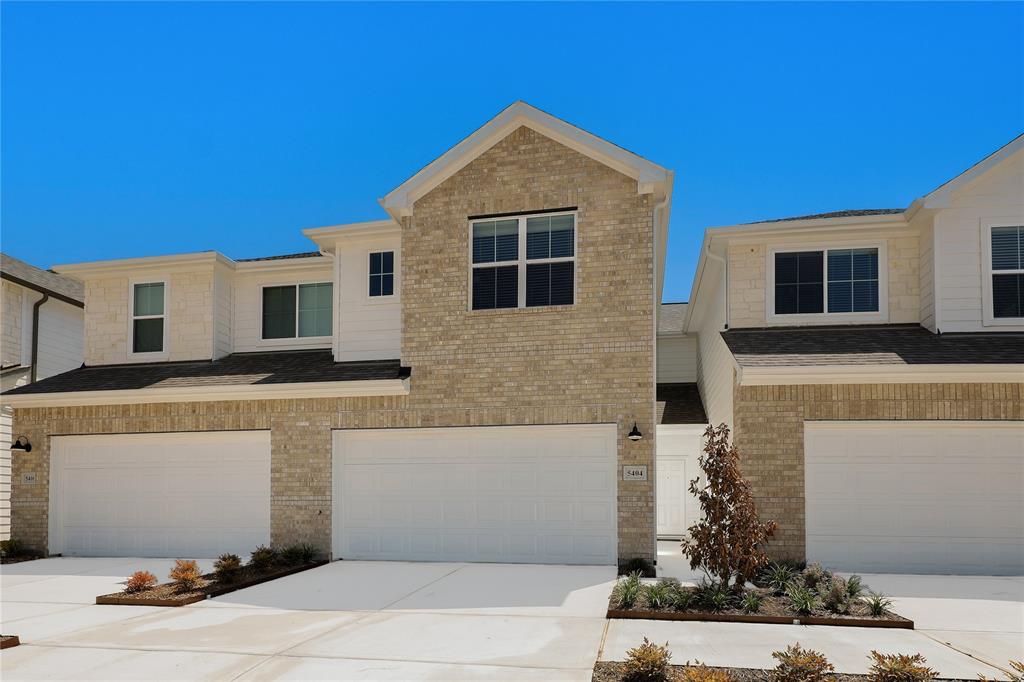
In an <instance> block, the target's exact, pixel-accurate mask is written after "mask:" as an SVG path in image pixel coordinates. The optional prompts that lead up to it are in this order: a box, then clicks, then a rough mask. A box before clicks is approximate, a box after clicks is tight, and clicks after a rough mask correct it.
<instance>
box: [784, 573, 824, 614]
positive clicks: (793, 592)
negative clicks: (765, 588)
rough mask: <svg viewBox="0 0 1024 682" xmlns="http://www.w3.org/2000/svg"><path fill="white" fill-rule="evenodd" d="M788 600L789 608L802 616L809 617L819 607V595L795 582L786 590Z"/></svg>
mask: <svg viewBox="0 0 1024 682" xmlns="http://www.w3.org/2000/svg"><path fill="white" fill-rule="evenodd" d="M786 598H787V599H788V600H789V608H791V609H793V610H794V611H796V612H797V613H799V614H800V615H802V616H809V615H810V614H811V612H812V611H814V609H815V608H817V606H818V595H816V594H815V593H814V591H813V590H811V589H810V588H809V587H807V586H806V585H801V584H799V583H797V582H795V581H794V582H792V583H790V584H789V587H787V588H786Z"/></svg>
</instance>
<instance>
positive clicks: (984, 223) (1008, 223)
mask: <svg viewBox="0 0 1024 682" xmlns="http://www.w3.org/2000/svg"><path fill="white" fill-rule="evenodd" d="M1022 225H1024V215H1019V216H1015V217H1009V218H982V220H981V230H980V234H981V307H982V311H981V314H982V318H981V319H982V324H983V325H984V326H986V327H1006V326H1011V327H1024V317H995V316H994V315H993V314H992V275H994V274H1002V275H1014V274H1018V273H1022V272H1024V270H993V269H992V228H993V227H1018V226H1022Z"/></svg>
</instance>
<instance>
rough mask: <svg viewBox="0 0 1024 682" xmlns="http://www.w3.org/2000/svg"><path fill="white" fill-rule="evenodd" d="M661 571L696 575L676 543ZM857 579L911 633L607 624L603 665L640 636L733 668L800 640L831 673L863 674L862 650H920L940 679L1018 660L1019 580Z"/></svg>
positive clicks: (1023, 618)
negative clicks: (909, 624)
mask: <svg viewBox="0 0 1024 682" xmlns="http://www.w3.org/2000/svg"><path fill="white" fill-rule="evenodd" d="M658 569H659V574H661V575H665V576H672V577H676V578H679V579H680V580H682V581H684V582H692V581H695V580H699V579H700V574H695V573H694V572H692V571H691V570H690V567H689V565H688V563H687V562H686V561H685V559H683V557H682V556H681V554H680V553H679V549H678V543H675V542H659V543H658ZM862 577H863V578H864V582H865V583H866V584H867V585H869V586H870V587H871V589H874V590H878V591H881V592H883V593H885V594H887V595H889V596H890V597H892V599H893V609H894V610H895V611H896V612H897V613H900V614H903V615H904V616H907V617H908V618H911V619H913V620H914V624H915V627H916V629H915V630H882V629H877V628H845V627H815V626H800V625H760V624H756V625H755V624H745V623H699V622H693V623H690V622H685V623H684V622H674V623H673V622H665V621H622V620H618V621H612V622H611V624H610V625H609V628H608V635H607V638H606V640H605V643H604V647H603V649H602V654H601V660H606V661H619V660H623V658H624V657H625V652H626V649H628V648H632V647H634V646H636V645H637V643H639V642H641V641H642V640H643V638H644V637H645V636H646V637H648V638H649V639H651V640H653V641H656V642H666V641H667V642H668V643H669V646H670V648H671V650H672V655H673V659H674V660H676V661H678V662H681V663H682V662H685V661H687V660H691V661H692V660H698V659H699V660H701V661H703V662H704V663H707V664H708V665H722V666H735V667H741V668H761V667H769V668H770V667H774V663H775V661H774V660H773V659H772V657H771V653H772V651H776V650H779V649H782V648H784V647H785V646H787V645H788V644H792V643H794V642H800V644H802V645H803V646H805V647H811V648H813V649H817V650H819V651H821V652H823V653H824V654H825V655H827V656H828V658H829V660H831V661H832V663H833V665H835V666H836V670H837V671H838V672H843V673H864V672H867V667H868V664H869V661H868V653H869V652H870V651H871V650H872V649H877V650H879V651H882V652H885V653H895V652H900V653H921V654H923V655H924V656H925V658H927V659H928V663H929V664H930V665H931V666H932V667H933V668H935V669H936V670H938V671H939V673H940V675H942V676H943V677H954V678H963V679H976V678H977V675H978V674H979V673H984V674H985V675H986V676H988V677H999V676H1001V673H1000V671H999V670H998V669H997V668H996V667H995V666H1000V667H1001V668H1004V669H1005V668H1007V662H1008V661H1010V660H1011V659H1012V660H1022V659H1024V578H1022V577H1012V578H1002V577H999V578H989V577H977V576H935V575H888V574H885V575H882V574H874V575H868V574H865V575H863V576H862Z"/></svg>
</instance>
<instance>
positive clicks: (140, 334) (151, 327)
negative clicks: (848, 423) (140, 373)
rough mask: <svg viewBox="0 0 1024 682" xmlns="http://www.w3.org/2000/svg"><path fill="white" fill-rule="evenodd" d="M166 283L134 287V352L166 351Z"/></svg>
mask: <svg viewBox="0 0 1024 682" xmlns="http://www.w3.org/2000/svg"><path fill="white" fill-rule="evenodd" d="M165 309H166V304H165V301H164V283H163V282H143V283H139V284H135V285H133V286H132V352H133V353H162V352H163V350H164V321H165V320H164V310H165Z"/></svg>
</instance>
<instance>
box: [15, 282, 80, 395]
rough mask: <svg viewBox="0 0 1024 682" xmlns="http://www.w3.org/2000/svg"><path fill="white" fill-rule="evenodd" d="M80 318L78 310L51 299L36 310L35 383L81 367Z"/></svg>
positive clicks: (68, 304)
mask: <svg viewBox="0 0 1024 682" xmlns="http://www.w3.org/2000/svg"><path fill="white" fill-rule="evenodd" d="M83 317H84V313H83V312H82V309H81V308H79V307H77V306H73V305H71V304H70V303H65V302H64V301H58V300H56V299H52V298H51V299H50V300H49V301H47V302H46V303H44V304H43V305H42V307H40V308H39V351H38V352H39V355H38V357H37V361H38V364H39V366H38V367H37V368H36V380H41V379H45V378H47V377H52V376H53V375H55V374H61V373H63V372H67V371H69V370H72V369H75V368H76V367H81V366H82V362H83V361H84V358H85V355H84V353H85V349H84V344H85V337H84V333H83V331H82V325H83ZM29 325H31V319H30V320H29Z"/></svg>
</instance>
